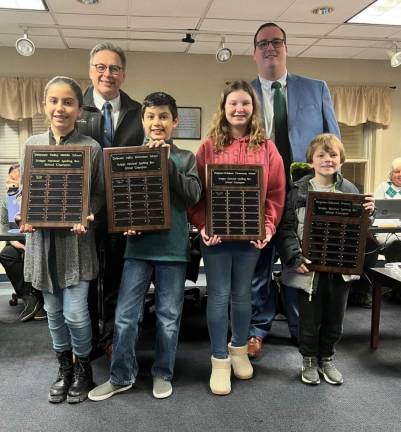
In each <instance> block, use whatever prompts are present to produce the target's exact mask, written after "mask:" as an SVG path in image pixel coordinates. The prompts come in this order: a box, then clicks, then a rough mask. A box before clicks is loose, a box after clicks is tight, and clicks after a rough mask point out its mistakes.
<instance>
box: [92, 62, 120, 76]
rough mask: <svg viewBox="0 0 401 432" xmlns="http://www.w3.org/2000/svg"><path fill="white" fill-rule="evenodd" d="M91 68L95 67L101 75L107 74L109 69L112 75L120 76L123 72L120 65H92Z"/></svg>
mask: <svg viewBox="0 0 401 432" xmlns="http://www.w3.org/2000/svg"><path fill="white" fill-rule="evenodd" d="M91 66H93V67H94V68H95V69H96V71H97V72H99V73H105V72H106V70H107V69H108V70H109V71H110V73H111V74H112V75H118V74H119V73H120V72H121V71H122V70H123V68H122V67H121V66H118V65H109V66H107V65H105V64H103V63H97V64H91Z"/></svg>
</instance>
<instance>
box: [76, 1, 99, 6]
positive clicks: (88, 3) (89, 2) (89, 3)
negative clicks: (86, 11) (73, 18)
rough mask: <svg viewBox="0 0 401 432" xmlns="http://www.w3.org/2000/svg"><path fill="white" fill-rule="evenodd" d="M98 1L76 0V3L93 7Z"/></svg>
mask: <svg viewBox="0 0 401 432" xmlns="http://www.w3.org/2000/svg"><path fill="white" fill-rule="evenodd" d="M99 1H100V0H77V2H78V3H82V4H84V5H95V4H98V3H99Z"/></svg>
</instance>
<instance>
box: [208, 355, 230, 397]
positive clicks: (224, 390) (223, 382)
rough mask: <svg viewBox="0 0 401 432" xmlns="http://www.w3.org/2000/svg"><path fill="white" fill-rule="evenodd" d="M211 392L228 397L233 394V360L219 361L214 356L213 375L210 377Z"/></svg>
mask: <svg viewBox="0 0 401 432" xmlns="http://www.w3.org/2000/svg"><path fill="white" fill-rule="evenodd" d="M210 390H212V393H214V394H217V395H227V394H229V393H230V392H231V359H230V357H228V358H226V359H218V358H215V357H213V356H212V374H211V375H210Z"/></svg>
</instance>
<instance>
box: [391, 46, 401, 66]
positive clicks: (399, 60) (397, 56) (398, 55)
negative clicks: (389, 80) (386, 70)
mask: <svg viewBox="0 0 401 432" xmlns="http://www.w3.org/2000/svg"><path fill="white" fill-rule="evenodd" d="M390 64H391V66H392V67H397V66H400V65H401V51H399V50H398V47H397V44H394V54H393V55H392V56H391V58H390Z"/></svg>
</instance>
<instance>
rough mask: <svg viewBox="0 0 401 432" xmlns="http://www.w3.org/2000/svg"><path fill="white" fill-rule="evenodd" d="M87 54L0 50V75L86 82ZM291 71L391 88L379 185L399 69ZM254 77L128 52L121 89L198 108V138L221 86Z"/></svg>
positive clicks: (398, 115) (380, 140)
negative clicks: (21, 53) (168, 97)
mask: <svg viewBox="0 0 401 432" xmlns="http://www.w3.org/2000/svg"><path fill="white" fill-rule="evenodd" d="M87 69H88V52H87V51H86V50H69V51H62V50H50V49H49V50H45V49H44V50H37V51H36V53H35V55H34V56H32V57H27V58H24V57H21V56H19V55H18V54H17V53H16V51H15V49H13V48H0V76H4V77H14V76H32V77H34V76H35V77H52V76H54V75H59V74H63V75H67V76H72V77H75V78H87ZM288 69H289V71H290V72H293V73H298V74H301V75H306V76H309V77H312V78H318V79H324V80H326V81H327V82H328V83H329V84H343V85H349V84H355V85H364V84H367V85H369V84H371V85H394V86H396V87H397V89H396V90H394V91H393V97H392V100H393V111H392V123H391V126H390V127H389V128H386V129H382V130H380V131H379V132H378V133H377V140H376V148H375V152H374V160H373V161H372V165H373V173H372V175H373V178H374V181H373V183H374V186H377V184H378V183H380V181H382V180H383V179H384V178H385V176H386V174H387V172H388V168H389V166H390V163H391V161H392V159H394V158H395V157H398V156H401V67H399V68H391V67H390V62H389V61H388V62H387V61H386V62H384V61H369V60H335V59H307V58H293V59H292V58H290V59H289V60H288ZM255 76H256V69H255V65H254V63H253V60H252V58H251V57H246V56H234V57H233V59H232V60H231V61H230V62H229V63H226V64H218V63H217V62H216V60H215V58H214V56H212V55H183V54H161V53H129V54H128V67H127V78H126V81H125V84H124V87H123V88H124V90H125V91H126V92H127V93H128V94H129V95H130V96H132V97H133V98H134V99H137V100H138V101H141V100H142V99H143V98H144V97H145V96H146V95H147V94H148V93H150V92H152V91H156V90H164V91H166V92H168V93H171V94H172V95H173V96H174V97H175V98H176V100H177V103H178V105H180V106H199V107H201V108H202V136H204V135H205V134H206V131H207V129H208V125H209V123H210V121H211V118H212V115H213V112H214V110H215V108H216V105H217V102H218V99H219V94H220V91H221V89H222V88H223V86H224V83H225V82H226V81H232V80H234V79H237V78H243V79H246V80H250V79H252V78H254V77H255ZM199 143H200V141H179V145H181V146H182V147H186V148H188V149H191V150H193V151H196V149H197V147H198V145H199Z"/></svg>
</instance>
